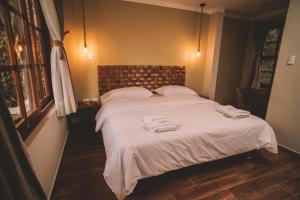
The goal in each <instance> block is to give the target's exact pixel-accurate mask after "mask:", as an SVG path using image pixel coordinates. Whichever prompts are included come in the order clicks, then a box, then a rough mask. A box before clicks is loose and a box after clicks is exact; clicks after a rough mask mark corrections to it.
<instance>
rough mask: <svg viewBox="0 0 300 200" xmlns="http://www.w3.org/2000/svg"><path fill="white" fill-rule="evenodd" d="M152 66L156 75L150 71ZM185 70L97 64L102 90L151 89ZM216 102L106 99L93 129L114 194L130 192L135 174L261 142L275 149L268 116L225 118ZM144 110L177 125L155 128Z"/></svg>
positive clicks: (137, 176) (185, 98) (184, 98)
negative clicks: (102, 148) (161, 129)
mask: <svg viewBox="0 0 300 200" xmlns="http://www.w3.org/2000/svg"><path fill="white" fill-rule="evenodd" d="M147 69H150V70H147ZM153 70H154V71H155V73H156V74H158V75H155V76H153ZM136 73H140V75H138V76H136ZM144 73H146V74H148V75H146V76H144ZM184 73H185V68H184V67H178V66H99V88H100V94H103V93H105V92H107V91H110V90H112V89H116V88H119V87H128V86H143V87H146V88H148V89H155V88H157V87H160V86H163V85H170V84H174V85H184ZM129 74H131V75H130V76H129ZM134 74H135V75H134ZM112 77H113V79H112ZM128 77H153V78H151V80H150V79H146V80H145V79H140V78H136V80H133V81H132V79H130V80H131V81H132V82H131V83H130V84H129V85H128V79H129V78H128ZM176 77H177V78H176ZM178 77H181V78H178ZM108 80H115V81H114V84H108V82H109V81H108ZM135 82H138V84H135ZM145 82H146V83H145ZM218 106H220V105H219V104H218V103H216V102H214V101H211V100H208V99H204V98H201V97H199V96H188V95H187V96H184V95H183V96H168V97H162V96H158V95H154V96H153V97H149V98H131V99H126V98H123V99H116V100H112V101H109V102H107V103H104V104H103V105H102V108H101V110H99V112H98V113H97V116H96V122H97V123H96V132H98V131H100V130H101V132H102V136H103V142H104V146H105V151H106V156H107V160H106V164H105V170H104V174H103V175H104V179H105V181H106V183H107V184H108V186H109V187H110V188H111V190H112V191H113V192H114V193H115V195H116V197H117V198H118V199H124V198H125V197H126V196H128V195H129V194H130V193H132V192H133V190H134V188H135V186H136V184H137V183H138V180H139V179H143V178H146V177H151V176H157V175H160V174H163V173H165V172H168V171H171V170H176V169H180V168H183V167H187V166H191V165H195V164H200V163H204V162H208V161H213V160H217V159H221V158H224V157H228V156H232V155H236V154H240V153H244V152H248V151H252V150H256V149H261V148H264V149H266V150H268V151H270V152H272V153H277V142H276V138H275V135H274V132H273V130H272V128H271V127H270V126H269V125H268V123H267V122H265V121H264V120H262V119H260V118H258V117H256V116H253V115H251V116H250V117H248V118H244V119H238V120H233V119H231V118H226V117H224V116H223V115H222V114H220V113H218V112H216V109H217V108H218ZM146 115H163V116H166V117H168V118H170V119H172V120H176V121H178V122H180V124H181V126H180V128H179V129H178V130H176V131H170V132H164V133H159V134H153V133H151V132H149V131H148V130H146V129H145V128H144V126H143V123H142V120H141V119H142V117H143V116H146Z"/></svg>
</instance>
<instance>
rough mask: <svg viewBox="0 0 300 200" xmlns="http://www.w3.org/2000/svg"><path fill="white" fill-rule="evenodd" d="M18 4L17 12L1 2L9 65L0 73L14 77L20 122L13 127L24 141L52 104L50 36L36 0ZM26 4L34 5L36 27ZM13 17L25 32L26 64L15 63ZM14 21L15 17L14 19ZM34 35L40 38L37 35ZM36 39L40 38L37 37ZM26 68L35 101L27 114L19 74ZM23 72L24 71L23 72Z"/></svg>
mask: <svg viewBox="0 0 300 200" xmlns="http://www.w3.org/2000/svg"><path fill="white" fill-rule="evenodd" d="M18 2H19V4H20V6H19V7H20V9H16V8H15V7H14V6H12V5H10V4H9V3H8V2H7V1H1V2H0V7H1V10H2V11H3V17H4V28H5V31H6V37H7V40H8V42H7V51H8V54H9V60H10V64H8V65H7V66H5V65H0V72H2V71H9V72H11V73H12V74H13V78H14V81H13V82H14V85H15V87H16V95H17V101H18V104H19V108H20V115H21V119H19V120H16V121H15V124H16V127H17V129H18V131H19V132H20V133H21V136H22V138H23V139H26V138H27V137H28V136H29V135H30V133H31V132H32V130H33V129H34V128H35V127H36V126H37V125H38V123H39V122H40V121H41V120H42V118H43V117H44V116H45V115H46V113H47V112H48V111H49V109H50V108H51V107H52V105H53V104H54V100H53V93H52V84H51V74H50V59H49V58H50V49H51V48H50V47H51V45H50V36H49V31H48V29H47V26H46V23H45V19H44V16H43V14H42V12H41V7H40V5H39V2H38V1H37V0H18ZM26 2H29V3H31V5H35V8H34V7H32V9H35V13H36V22H37V24H35V21H34V17H33V15H34V14H33V11H32V10H31V9H30V11H29V13H28V10H27V8H26ZM12 13H13V14H14V15H16V16H18V17H19V18H20V21H21V23H23V24H22V25H23V26H24V30H23V32H24V33H22V34H24V36H23V37H24V40H25V41H24V44H25V45H26V46H24V47H26V48H27V49H26V51H27V54H28V55H27V58H28V64H23V65H22V64H18V62H17V55H16V52H15V46H14V45H13V44H14V38H13V37H14V36H13V34H12V32H13V31H12V30H13V27H12V23H11V20H12V16H11V14H12ZM15 19H16V18H15ZM37 32H38V34H39V36H37ZM38 37H39V38H38ZM38 41H39V44H40V49H38V48H39V47H38V44H37V43H38ZM39 50H40V51H43V52H40V56H41V57H42V59H41V60H42V61H40V59H39V54H38V51H39ZM42 68H43V70H44V79H45V81H44V83H45V84H46V86H45V87H44V88H46V93H44V94H45V95H44V96H41V90H42V89H41V88H42V75H41V70H42ZM23 69H25V71H26V73H27V76H28V77H29V79H30V81H29V90H30V93H32V98H33V101H34V109H33V110H32V111H31V112H28V111H26V108H25V100H24V94H23V93H24V91H23V90H22V84H21V80H20V79H21V78H20V76H21V75H20V74H19V73H20V72H21V70H23ZM23 73H25V72H23Z"/></svg>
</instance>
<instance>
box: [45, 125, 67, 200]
mask: <svg viewBox="0 0 300 200" xmlns="http://www.w3.org/2000/svg"><path fill="white" fill-rule="evenodd" d="M68 136H69V131H67V133H66V138H65V140H64V145H63V148H62V151H61V153H60V156H59V162H58V165H57V167H56V170H55V173H54V177H53V180H52V183H51V187H50V191H49V194H46V195H47V200H50V198H51V194H52V191H53V188H54V184H55V180H56V177H57V174H58V170H59V167H60V163H61V160H62V157H63V154H64V151H65V147H66V143H67V139H68Z"/></svg>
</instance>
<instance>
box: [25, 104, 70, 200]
mask: <svg viewBox="0 0 300 200" xmlns="http://www.w3.org/2000/svg"><path fill="white" fill-rule="evenodd" d="M67 136H68V129H67V123H66V118H65V117H64V118H57V117H56V112H55V107H54V106H53V108H51V110H50V111H49V112H48V113H47V115H46V116H45V117H44V118H43V120H42V121H41V122H40V123H39V125H38V126H37V127H36V128H35V129H34V131H33V132H32V133H31V134H30V136H29V137H28V138H27V139H26V141H25V144H26V146H27V147H28V150H29V153H30V155H31V159H32V163H33V166H34V167H35V169H36V173H37V177H38V179H39V181H40V183H41V185H42V187H43V189H44V191H45V193H46V194H47V197H48V199H49V198H50V194H51V191H52V188H53V186H54V182H55V178H56V174H57V171H58V168H59V164H60V160H61V156H62V154H63V150H64V146H65V142H66V139H67Z"/></svg>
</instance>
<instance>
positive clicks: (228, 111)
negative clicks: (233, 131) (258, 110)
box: [217, 105, 250, 119]
mask: <svg viewBox="0 0 300 200" xmlns="http://www.w3.org/2000/svg"><path fill="white" fill-rule="evenodd" d="M217 111H218V112H220V113H222V114H224V115H225V116H226V117H229V118H232V119H239V118H246V117H249V116H250V112H249V111H246V110H242V109H237V108H235V107H233V106H231V105H227V106H220V107H219V108H217Z"/></svg>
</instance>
